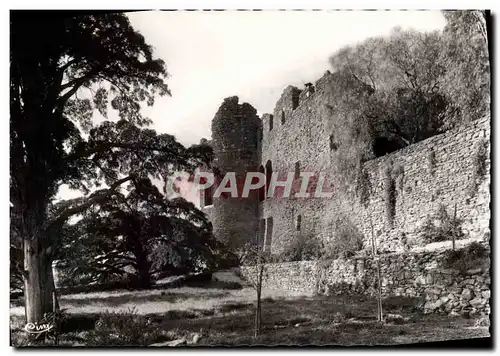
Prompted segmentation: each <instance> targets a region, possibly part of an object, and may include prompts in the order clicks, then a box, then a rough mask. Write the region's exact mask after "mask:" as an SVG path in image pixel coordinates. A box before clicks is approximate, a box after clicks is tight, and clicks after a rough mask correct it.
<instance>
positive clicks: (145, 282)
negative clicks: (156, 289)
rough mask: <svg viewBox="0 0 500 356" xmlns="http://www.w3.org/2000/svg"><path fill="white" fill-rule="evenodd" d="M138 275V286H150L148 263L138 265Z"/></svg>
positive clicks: (142, 287)
mask: <svg viewBox="0 0 500 356" xmlns="http://www.w3.org/2000/svg"><path fill="white" fill-rule="evenodd" d="M138 277H139V288H141V289H147V288H149V287H151V276H150V275H149V264H148V263H146V264H142V265H140V266H139V271H138Z"/></svg>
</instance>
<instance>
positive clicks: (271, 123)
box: [269, 115, 273, 131]
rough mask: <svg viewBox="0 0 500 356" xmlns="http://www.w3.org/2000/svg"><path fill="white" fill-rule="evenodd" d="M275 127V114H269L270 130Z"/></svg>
mask: <svg viewBox="0 0 500 356" xmlns="http://www.w3.org/2000/svg"><path fill="white" fill-rule="evenodd" d="M272 129H273V115H271V116H269V131H271V130H272Z"/></svg>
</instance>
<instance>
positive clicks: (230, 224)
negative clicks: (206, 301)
mask: <svg viewBox="0 0 500 356" xmlns="http://www.w3.org/2000/svg"><path fill="white" fill-rule="evenodd" d="M261 125H262V123H261V120H260V118H259V117H258V116H257V111H256V110H255V109H254V108H253V107H252V106H251V105H250V104H247V103H243V104H239V103H238V97H236V96H233V97H229V98H226V99H225V100H224V102H223V103H222V105H221V106H220V108H219V110H218V111H217V113H216V114H215V117H214V119H213V120H212V147H213V149H214V155H215V160H214V164H213V166H214V173H215V175H216V178H215V180H216V184H217V181H219V182H220V179H222V177H224V176H225V175H226V173H227V172H235V175H236V181H237V189H238V197H231V196H230V194H223V195H221V197H218V198H217V197H213V199H210V200H211V202H212V206H207V205H208V204H207V202H206V198H205V199H203V198H202V202H201V203H202V206H204V210H205V211H206V212H207V214H208V215H209V217H210V220H211V221H212V225H213V232H214V235H215V237H216V238H217V239H218V240H219V241H221V242H223V243H225V244H226V245H227V246H228V247H230V248H232V249H236V248H239V247H242V246H243V245H245V244H246V243H249V242H250V243H255V241H256V237H257V232H258V216H259V197H258V191H257V190H255V191H250V195H249V197H248V198H242V197H241V195H242V194H241V193H242V190H243V184H244V182H245V177H246V173H247V172H256V171H258V167H259V162H260V154H259V148H260V137H261ZM226 186H227V185H226ZM214 190H215V189H214ZM212 193H213V191H212ZM204 200H205V201H204Z"/></svg>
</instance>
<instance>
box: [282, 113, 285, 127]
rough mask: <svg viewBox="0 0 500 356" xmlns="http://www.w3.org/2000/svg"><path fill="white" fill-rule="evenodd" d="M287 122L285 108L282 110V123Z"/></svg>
mask: <svg viewBox="0 0 500 356" xmlns="http://www.w3.org/2000/svg"><path fill="white" fill-rule="evenodd" d="M284 124H285V110H281V125H284Z"/></svg>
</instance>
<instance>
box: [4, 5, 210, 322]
mask: <svg viewBox="0 0 500 356" xmlns="http://www.w3.org/2000/svg"><path fill="white" fill-rule="evenodd" d="M10 24H11V47H10V63H11V65H10V78H11V79H10V106H11V107H10V111H11V116H10V195H11V204H12V209H11V230H12V231H13V232H14V233H15V235H16V236H19V238H20V240H21V241H22V250H23V256H24V257H23V258H24V269H23V270H21V273H22V274H23V277H24V280H25V298H26V310H27V314H28V316H27V317H28V321H30V322H36V321H38V320H41V317H42V316H43V313H44V312H45V311H47V310H51V298H50V296H51V293H52V291H53V287H51V285H53V282H51V261H52V260H53V258H54V254H55V248H54V246H57V245H58V243H59V242H58V241H59V240H60V236H61V235H60V231H61V228H62V226H63V224H64V223H65V222H66V221H67V220H68V219H69V218H70V217H71V216H74V215H76V214H82V213H85V212H86V211H87V209H89V208H90V207H92V206H93V205H94V204H97V203H102V202H104V201H105V200H107V199H111V197H112V196H114V195H116V194H120V192H121V190H122V189H125V188H127V189H132V188H133V186H134V185H137V184H140V183H141V182H144V181H145V180H149V179H152V178H160V179H161V178H163V177H165V176H166V175H168V174H169V173H170V172H173V171H175V170H180V169H183V170H187V171H190V170H191V171H192V170H193V169H194V168H195V167H197V166H198V165H201V164H203V163H208V162H210V161H211V156H212V151H211V149H210V147H208V146H207V145H203V144H201V145H194V146H192V147H189V148H186V147H184V146H183V145H181V144H180V143H178V142H177V141H176V140H175V138H174V137H173V136H171V135H168V134H164V133H157V132H156V131H155V130H153V129H150V128H148V127H147V126H148V125H149V124H151V122H152V121H151V120H150V119H149V118H147V117H144V116H143V114H142V108H143V107H144V106H151V105H153V104H154V102H155V98H156V97H158V96H165V95H170V90H169V88H168V85H167V84H166V80H167V77H168V72H167V69H166V66H165V62H164V61H163V60H161V59H158V58H155V57H154V55H153V49H152V47H151V46H150V45H148V44H147V43H146V42H145V39H144V37H143V36H142V35H141V34H140V33H138V32H137V31H135V30H134V29H133V28H132V26H131V24H130V22H129V20H128V18H127V16H126V15H125V14H123V13H91V12H83V13H82V12H74V13H72V12H52V11H47V12H45V13H44V14H43V16H41V15H40V13H38V12H27V11H13V12H11V18H10ZM111 112H112V113H113V114H111ZM96 113H99V114H100V115H101V118H100V119H101V122H99V120H96V119H95V118H96ZM62 184H67V185H69V187H71V188H73V189H78V190H80V191H81V192H82V194H83V195H82V197H80V198H77V199H71V200H68V201H65V202H64V203H62V204H57V205H53V204H52V201H53V199H54V197H55V195H56V193H57V192H58V190H59V188H60V186H61V185H62ZM11 235H12V234H11Z"/></svg>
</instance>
